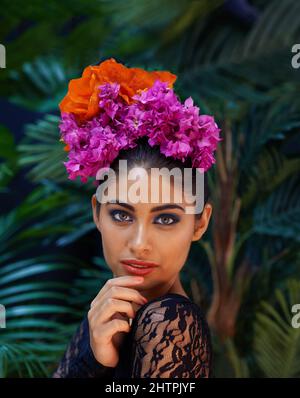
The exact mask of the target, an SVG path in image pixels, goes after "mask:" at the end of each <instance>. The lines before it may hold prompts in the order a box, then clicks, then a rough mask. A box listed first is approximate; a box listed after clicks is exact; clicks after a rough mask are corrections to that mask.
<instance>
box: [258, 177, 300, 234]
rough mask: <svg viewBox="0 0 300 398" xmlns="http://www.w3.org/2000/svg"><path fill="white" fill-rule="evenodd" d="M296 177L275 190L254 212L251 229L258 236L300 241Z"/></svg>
mask: <svg viewBox="0 0 300 398" xmlns="http://www.w3.org/2000/svg"><path fill="white" fill-rule="evenodd" d="M298 188H299V184H298V183H297V176H294V177H293V178H290V179H289V180H288V181H287V182H285V183H284V184H282V185H281V186H280V187H279V188H277V189H276V190H275V191H274V192H272V194H271V195H270V196H269V198H268V199H267V200H266V201H265V203H263V204H261V205H259V206H257V207H256V208H255V210H254V218H253V229H254V231H255V232H257V233H259V234H265V235H270V236H280V237H282V238H286V239H294V240H295V241H299V239H300V200H299V198H300V195H299V189H298Z"/></svg>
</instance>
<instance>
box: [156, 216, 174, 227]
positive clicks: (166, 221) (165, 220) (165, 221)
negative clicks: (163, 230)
mask: <svg viewBox="0 0 300 398" xmlns="http://www.w3.org/2000/svg"><path fill="white" fill-rule="evenodd" d="M158 219H161V220H162V222H159V223H158V224H162V225H172V224H176V223H177V222H178V221H179V219H178V218H177V217H174V216H169V215H162V216H159V217H158Z"/></svg>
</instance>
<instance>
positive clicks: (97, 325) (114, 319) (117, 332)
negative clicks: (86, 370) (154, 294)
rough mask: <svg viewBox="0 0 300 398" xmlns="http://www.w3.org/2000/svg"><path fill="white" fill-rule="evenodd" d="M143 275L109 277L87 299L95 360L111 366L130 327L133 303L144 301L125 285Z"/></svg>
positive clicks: (135, 282) (132, 283)
mask: <svg viewBox="0 0 300 398" xmlns="http://www.w3.org/2000/svg"><path fill="white" fill-rule="evenodd" d="M143 280H144V278H143V277H135V276H120V277H117V278H113V279H109V280H108V281H107V282H106V283H105V285H104V286H103V287H102V289H101V290H100V291H99V293H98V295H97V296H96V297H95V298H94V300H93V301H92V303H91V306H90V310H89V312H88V321H89V331H90V345H91V348H92V351H93V353H94V356H95V358H96V360H97V361H98V362H99V363H101V364H102V365H104V366H109V367H115V366H116V365H117V364H118V362H119V347H120V344H121V343H122V341H123V338H124V337H125V333H128V332H129V331H130V325H129V319H128V318H134V317H135V310H134V303H137V304H138V305H143V304H145V303H146V302H147V299H146V298H144V297H143V296H142V295H141V293H139V292H138V291H137V290H135V289H132V288H128V287H126V286H136V285H138V284H140V283H142V282H143Z"/></svg>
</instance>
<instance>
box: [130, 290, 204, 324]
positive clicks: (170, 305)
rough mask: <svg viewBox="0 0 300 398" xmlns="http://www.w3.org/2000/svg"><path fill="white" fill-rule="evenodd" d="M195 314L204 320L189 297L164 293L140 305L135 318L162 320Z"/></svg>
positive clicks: (199, 309)
mask: <svg viewBox="0 0 300 398" xmlns="http://www.w3.org/2000/svg"><path fill="white" fill-rule="evenodd" d="M195 316H197V317H200V318H201V319H203V320H204V321H205V316H204V313H203V311H202V309H201V308H200V307H199V306H198V305H197V304H196V303H195V302H194V301H192V300H191V299H190V298H188V297H186V296H184V295H182V294H178V293H166V294H164V295H162V296H158V297H156V298H154V299H152V300H150V301H148V302H147V303H146V304H144V305H142V306H141V307H140V308H139V309H138V311H137V313H136V320H137V321H138V320H139V319H142V318H145V317H146V318H150V317H151V320H153V319H154V318H155V319H156V320H159V319H161V320H164V319H166V318H167V319H175V318H187V317H195Z"/></svg>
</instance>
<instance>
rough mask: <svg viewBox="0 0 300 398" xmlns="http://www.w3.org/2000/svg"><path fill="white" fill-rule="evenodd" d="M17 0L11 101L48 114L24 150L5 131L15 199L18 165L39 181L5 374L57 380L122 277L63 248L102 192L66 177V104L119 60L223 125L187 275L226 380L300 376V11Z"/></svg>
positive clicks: (2, 254) (85, 237) (0, 352)
mask: <svg viewBox="0 0 300 398" xmlns="http://www.w3.org/2000/svg"><path fill="white" fill-rule="evenodd" d="M4 3H5V4H4V5H3V7H2V10H3V13H2V16H1V18H2V23H1V24H0V42H2V43H5V44H7V46H6V47H7V54H8V57H9V59H8V62H7V63H8V65H9V67H8V68H7V69H6V70H3V71H2V70H1V71H0V72H1V73H0V79H1V85H0V95H1V96H6V97H7V98H8V101H9V102H10V103H14V104H17V105H18V106H20V107H22V108H25V109H28V110H34V111H39V112H41V113H42V115H41V117H40V118H39V119H38V120H36V121H35V122H34V123H31V124H27V125H26V126H25V128H24V138H23V139H22V142H21V143H19V144H18V145H16V144H15V143H14V140H13V137H12V135H11V133H10V132H9V131H8V130H7V128H5V127H4V126H2V127H0V134H1V135H0V140H1V142H0V144H1V145H0V156H1V158H2V159H3V162H2V164H1V166H0V187H1V192H2V193H3V195H5V194H6V193H7V192H8V190H9V188H10V183H11V181H12V179H13V178H14V176H15V175H16V174H17V173H18V171H19V170H25V171H26V178H27V180H28V181H30V183H32V184H33V185H34V189H33V191H32V193H31V194H30V195H29V197H26V199H25V200H24V201H23V202H22V204H21V205H20V206H18V207H17V208H15V209H12V210H11V212H9V213H8V214H3V215H2V216H1V218H0V231H1V233H0V236H1V238H0V239H1V251H0V286H1V290H0V302H1V303H2V304H4V305H5V306H6V308H7V328H6V329H5V330H4V329H1V330H0V333H1V334H0V336H1V341H0V375H1V376H2V377H6V376H8V375H16V376H20V377H28V376H29V377H36V376H39V375H43V376H49V375H51V371H52V370H53V369H54V367H55V365H56V364H57V362H58V360H59V358H60V356H61V354H62V352H63V350H64V347H65V346H66V344H67V341H68V339H69V338H70V336H71V334H72V332H73V331H74V328H75V327H76V325H77V324H78V322H79V320H80V319H81V317H82V316H83V314H84V312H85V311H86V309H87V308H88V305H89V302H90V301H91V299H92V298H93V297H94V295H95V294H96V293H97V291H98V290H99V288H100V287H101V286H102V284H103V283H104V281H105V280H106V279H107V277H109V271H108V269H107V267H106V265H105V262H104V260H103V259H102V258H101V256H96V257H92V258H90V259H89V262H88V263H87V262H86V261H82V260H81V259H80V258H77V257H75V256H74V255H73V256H72V253H70V254H69V255H66V253H65V252H66V250H67V249H68V248H70V247H72V245H74V244H76V245H82V247H85V245H88V244H90V241H91V233H92V232H93V230H94V225H93V223H92V218H91V208H90V196H91V194H92V193H93V186H92V185H91V184H87V185H86V186H84V187H83V186H82V184H80V183H78V182H72V183H71V182H70V181H67V180H66V173H65V170H64V166H63V164H62V162H63V160H64V156H65V153H64V152H63V150H62V149H63V144H62V143H61V142H59V141H58V121H59V119H58V102H59V101H60V99H61V98H62V97H63V95H64V94H65V92H66V88H67V82H68V81H69V79H70V78H72V77H78V76H80V74H81V72H82V69H83V68H84V67H85V66H86V65H88V64H93V63H98V62H99V61H101V60H102V59H105V58H107V57H114V58H116V59H117V60H120V61H121V62H125V63H126V64H128V65H129V66H140V67H143V68H146V69H147V68H148V69H149V70H151V69H167V70H170V71H172V72H173V73H175V74H177V75H178V80H177V82H176V83H175V90H177V92H178V94H179V95H180V97H181V98H182V99H185V98H186V97H188V96H190V95H191V96H192V97H193V98H194V100H195V103H196V104H197V105H198V106H199V107H200V109H201V111H202V112H203V113H210V114H214V115H216V118H217V121H218V123H219V124H220V125H221V127H222V134H223V138H224V140H223V141H222V144H221V145H220V147H219V150H218V153H217V162H216V165H215V167H214V168H213V170H211V171H210V172H209V184H210V188H211V193H212V194H211V200H212V204H213V209H214V210H213V217H212V223H211V225H210V228H209V230H208V232H207V233H206V234H205V236H204V238H203V239H202V240H201V241H200V242H199V243H198V244H195V245H194V246H193V248H192V252H191V255H190V257H189V260H188V264H187V266H186V267H185V269H184V272H183V275H182V278H183V283H184V284H185V287H186V289H187V290H188V291H189V293H190V294H191V296H192V297H193V299H194V301H195V302H197V303H198V304H199V305H201V306H202V307H203V308H204V309H205V310H206V311H207V319H208V321H209V324H210V327H211V330H212V332H213V342H214V350H215V359H216V360H215V374H216V376H222V377H232V376H234V377H289V376H290V377H299V376H300V328H298V329H297V328H293V327H292V326H291V318H292V315H293V314H292V312H291V307H292V305H293V304H295V303H300V296H299V292H300V258H299V250H298V249H299V239H300V238H299V237H300V223H299V221H300V220H299V218H300V201H299V198H300V192H299V186H300V184H299V172H298V171H299V168H300V167H299V166H300V158H299V144H298V142H299V133H300V100H299V95H298V93H299V89H300V72H299V70H296V69H293V68H292V66H291V57H292V53H291V47H292V45H293V44H294V43H295V42H297V37H299V32H300V20H299V18H298V15H299V3H298V2H295V1H292V0H285V1H279V0H272V1H269V2H263V1H260V0H254V1H252V2H251V4H252V5H251V6H250V5H248V6H249V7H246V8H243V6H242V3H243V4H244V3H245V2H240V3H239V2H238V1H236V2H235V7H234V9H233V8H232V7H229V4H228V3H229V2H225V3H224V2H222V1H204V0H203V1H198V2H189V1H180V2H174V1H172V0H164V1H163V2H162V1H153V0H152V1H148V0H143V1H135V0H131V1H129V2H128V1H127V2H122V1H119V0H114V1H96V2H88V3H87V2H84V1H79V0H77V1H76V2H72V3H70V2H69V1H64V2H59V1H52V2H51V6H50V4H47V5H45V3H40V2H37V1H31V2H29V3H28V5H26V6H25V7H24V5H23V3H21V2H19V1H16V2H13V3H12V2H9V1H4ZM18 3H19V4H18ZM230 3H231V4H232V3H234V2H230ZM70 9H72V16H70ZM3 22H4V23H3ZM45 43H46V44H45ZM2 72H3V73H2ZM2 144H3V145H2ZM38 248H42V254H41V255H38V254H36V253H38ZM62 275H67V276H65V279H66V280H65V282H62V280H63V278H62ZM70 281H71V282H70Z"/></svg>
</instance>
